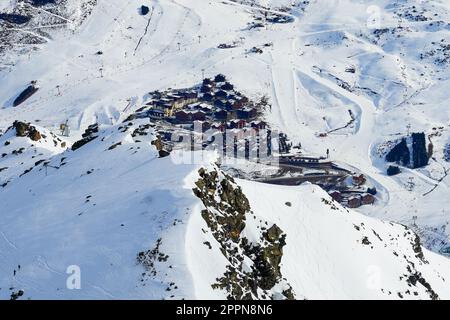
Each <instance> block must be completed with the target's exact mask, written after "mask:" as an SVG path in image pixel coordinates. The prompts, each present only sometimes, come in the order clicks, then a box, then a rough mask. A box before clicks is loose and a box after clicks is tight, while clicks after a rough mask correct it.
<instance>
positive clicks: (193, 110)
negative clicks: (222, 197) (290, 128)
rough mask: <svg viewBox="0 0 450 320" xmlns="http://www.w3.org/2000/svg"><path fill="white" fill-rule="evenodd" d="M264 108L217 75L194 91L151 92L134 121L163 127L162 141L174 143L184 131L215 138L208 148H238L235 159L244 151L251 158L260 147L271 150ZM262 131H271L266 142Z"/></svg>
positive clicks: (207, 79)
mask: <svg viewBox="0 0 450 320" xmlns="http://www.w3.org/2000/svg"><path fill="white" fill-rule="evenodd" d="M263 107H264V103H259V104H255V103H254V102H252V101H250V100H249V99H248V98H247V97H246V96H244V95H243V94H242V93H240V92H238V91H237V90H235V88H234V86H233V84H231V83H230V82H229V81H228V80H227V79H226V77H225V76H224V75H222V74H218V75H216V76H215V77H214V78H206V79H204V80H203V81H202V83H201V84H200V85H198V86H196V87H193V88H188V89H176V90H172V89H169V90H167V91H164V92H160V91H153V92H150V93H149V99H148V101H147V103H146V104H145V105H144V106H143V107H141V108H140V109H138V110H137V111H136V113H135V114H134V115H133V116H132V117H134V118H136V117H137V118H150V119H151V120H152V121H154V122H156V123H159V124H164V127H165V129H164V131H165V134H164V135H163V139H164V140H165V141H167V142H169V141H171V142H173V136H174V134H175V135H178V134H179V132H181V131H182V130H183V131H188V132H189V131H190V132H192V131H195V132H196V133H198V132H201V133H208V134H210V135H213V136H212V137H209V138H208V139H207V141H206V144H208V145H211V144H219V145H221V146H220V147H222V145H223V148H225V147H226V146H227V144H228V146H230V141H231V142H232V143H235V144H236V145H238V144H240V145H241V146H242V147H239V146H235V148H234V149H235V152H234V153H235V155H236V154H237V153H238V152H240V151H239V150H237V149H243V150H242V152H243V153H244V154H245V157H246V158H249V157H250V153H252V152H254V153H255V154H259V145H260V144H265V145H266V146H267V145H268V146H269V147H268V148H271V142H270V141H269V140H270V137H269V135H270V134H271V132H270V130H269V128H268V126H267V124H266V122H264V121H262V120H260V119H259V116H260V114H261V111H262V110H261V108H263ZM266 129H267V130H266ZM262 130H266V131H268V133H267V137H266V136H264V137H263V139H261V137H259V133H261V131H262ZM211 132H212V133H211ZM265 134H266V133H265ZM180 135H181V134H180ZM230 137H231V138H230ZM266 138H267V139H266ZM170 139H171V140H170ZM177 139H178V138H177ZM177 139H176V140H177ZM219 140H220V141H219ZM222 140H223V141H222ZM262 140H264V141H262ZM177 141H178V140H177ZM219 142H220V143H219ZM253 149H258V150H253ZM269 153H271V149H270V151H269Z"/></svg>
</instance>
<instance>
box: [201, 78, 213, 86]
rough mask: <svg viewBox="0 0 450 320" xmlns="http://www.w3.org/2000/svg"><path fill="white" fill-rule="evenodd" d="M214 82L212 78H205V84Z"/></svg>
mask: <svg viewBox="0 0 450 320" xmlns="http://www.w3.org/2000/svg"><path fill="white" fill-rule="evenodd" d="M213 83H214V82H213V81H212V80H211V79H210V78H205V79H203V85H208V84H209V85H212V84H213Z"/></svg>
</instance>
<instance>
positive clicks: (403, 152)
mask: <svg viewBox="0 0 450 320" xmlns="http://www.w3.org/2000/svg"><path fill="white" fill-rule="evenodd" d="M386 161H388V162H396V163H399V164H401V165H403V166H408V165H409V161H410V156H409V149H408V145H407V144H406V139H405V138H403V139H402V140H401V141H400V142H399V143H398V144H397V145H396V146H395V147H394V148H392V150H391V151H389V153H388V154H387V155H386Z"/></svg>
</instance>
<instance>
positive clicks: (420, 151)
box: [412, 132, 429, 168]
mask: <svg viewBox="0 0 450 320" xmlns="http://www.w3.org/2000/svg"><path fill="white" fill-rule="evenodd" d="M412 149H413V150H412V151H413V152H412V167H413V168H421V167H424V166H426V165H427V164H428V160H429V159H428V150H427V146H426V141H425V133H423V132H421V133H413V134H412Z"/></svg>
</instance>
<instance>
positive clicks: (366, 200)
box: [361, 193, 375, 205]
mask: <svg viewBox="0 0 450 320" xmlns="http://www.w3.org/2000/svg"><path fill="white" fill-rule="evenodd" d="M374 202H375V197H374V196H373V195H371V194H370V193H364V194H362V195H361V204H363V205H367V204H373V203H374Z"/></svg>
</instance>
